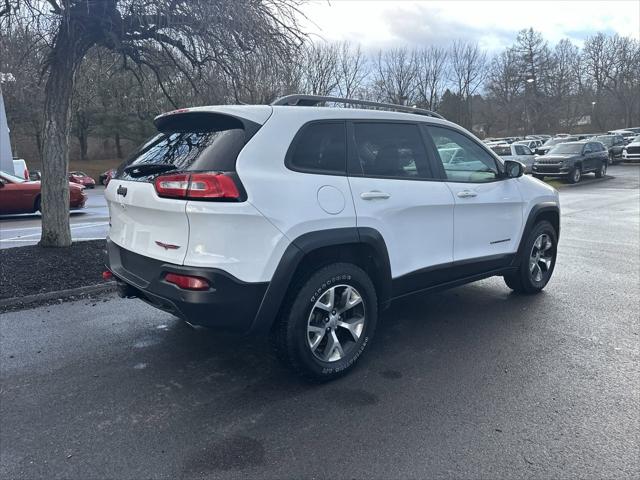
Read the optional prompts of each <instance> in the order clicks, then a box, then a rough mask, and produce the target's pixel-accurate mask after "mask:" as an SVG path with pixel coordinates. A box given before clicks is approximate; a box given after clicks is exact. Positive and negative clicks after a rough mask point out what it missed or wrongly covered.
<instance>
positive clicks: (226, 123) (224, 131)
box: [114, 114, 246, 181]
mask: <svg viewBox="0 0 640 480" xmlns="http://www.w3.org/2000/svg"><path fill="white" fill-rule="evenodd" d="M175 117H176V118H174V119H170V120H167V121H165V122H164V124H163V126H162V133H160V134H158V135H156V136H155V137H153V138H151V139H150V140H149V141H147V142H146V143H145V144H144V145H143V146H142V147H141V148H140V149H139V150H138V151H137V152H136V153H134V154H133V155H132V156H131V157H130V158H129V159H128V160H127V161H125V162H124V163H123V164H122V165H120V167H119V168H118V170H117V172H116V174H115V177H114V178H120V179H125V180H138V181H147V180H149V179H150V178H153V177H154V176H155V175H157V173H158V172H157V171H152V170H149V173H148V174H146V172H147V170H145V169H144V168H143V165H147V164H153V165H164V166H167V167H170V170H167V169H163V170H162V172H163V173H165V172H167V171H171V170H175V171H184V170H194V171H195V170H199V171H227V172H228V171H234V170H235V163H236V159H237V157H238V154H239V153H240V150H242V148H243V147H244V145H245V143H246V136H245V131H244V127H243V125H242V123H241V122H240V121H239V120H236V119H234V118H232V117H228V116H225V115H216V114H205V115H203V114H199V115H195V114H194V115H191V114H188V115H182V116H180V115H175ZM133 166H139V167H141V170H139V172H140V173H134V174H133V175H131V174H130V173H131V169H128V170H127V171H125V169H127V167H133Z"/></svg>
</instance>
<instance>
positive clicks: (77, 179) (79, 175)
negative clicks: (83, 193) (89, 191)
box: [69, 171, 96, 188]
mask: <svg viewBox="0 0 640 480" xmlns="http://www.w3.org/2000/svg"><path fill="white" fill-rule="evenodd" d="M69 181H70V182H73V183H78V184H80V185H83V186H84V187H86V188H94V187H95V186H96V181H95V180H94V179H93V178H91V177H90V176H89V175H87V174H86V173H84V172H78V171H75V172H69Z"/></svg>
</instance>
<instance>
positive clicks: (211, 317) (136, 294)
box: [107, 239, 269, 333]
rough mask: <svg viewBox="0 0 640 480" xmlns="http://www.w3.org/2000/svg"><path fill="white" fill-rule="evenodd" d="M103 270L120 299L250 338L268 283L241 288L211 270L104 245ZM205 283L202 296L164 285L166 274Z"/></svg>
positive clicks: (245, 285) (239, 282)
mask: <svg viewBox="0 0 640 480" xmlns="http://www.w3.org/2000/svg"><path fill="white" fill-rule="evenodd" d="M107 252H108V259H107V268H108V269H109V270H110V271H111V272H112V273H113V275H114V276H115V278H116V280H117V281H118V291H119V294H120V295H121V296H123V297H128V298H140V299H141V300H144V301H145V302H147V303H149V304H151V305H153V306H154V307H156V308H159V309H161V310H164V311H166V312H169V313H172V314H173V315H176V316H178V317H180V318H182V319H183V320H186V321H187V322H189V323H191V324H194V325H202V326H205V327H210V328H215V329H219V330H224V331H230V332H235V333H251V331H252V329H253V328H254V327H255V325H254V320H255V318H256V314H257V312H258V310H259V308H260V305H261V303H262V299H263V298H264V294H265V292H266V290H267V286H268V285H269V284H268V283H246V282H242V281H240V280H238V279H237V278H235V277H234V276H232V275H229V274H228V273H226V272H224V271H222V270H219V269H215V268H201V267H187V266H183V265H175V264H171V263H165V262H163V261H161V260H156V259H153V258H149V257H145V256H143V255H139V254H137V253H133V252H131V251H129V250H126V249H124V248H122V247H120V246H118V245H116V244H115V243H114V242H112V241H111V240H110V239H107ZM169 272H172V273H179V274H183V275H194V276H198V277H203V278H206V279H207V280H208V281H209V284H210V285H211V288H209V290H206V291H192V290H183V289H181V288H179V287H177V286H176V285H173V284H171V283H168V282H166V281H165V280H164V277H165V275H166V274H167V273H169Z"/></svg>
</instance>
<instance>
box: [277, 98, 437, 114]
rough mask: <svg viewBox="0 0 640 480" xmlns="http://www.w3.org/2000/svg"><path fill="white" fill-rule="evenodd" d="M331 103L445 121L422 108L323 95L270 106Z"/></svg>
mask: <svg viewBox="0 0 640 480" xmlns="http://www.w3.org/2000/svg"><path fill="white" fill-rule="evenodd" d="M325 102H332V103H343V104H345V105H363V106H367V107H377V108H386V109H388V110H395V111H398V112H406V113H415V114H416V115H426V116H429V117H435V118H441V119H443V120H444V119H445V118H444V117H443V116H442V115H440V114H439V113H436V112H432V111H431V110H426V109H424V108H416V107H409V106H408V105H396V104H395V103H382V102H371V101H369V100H356V99H354V98H340V97H328V96H323V95H301V94H295V95H287V96H285V97H281V98H278V99H277V100H274V101H273V102H272V103H271V105H288V106H297V107H313V106H316V105H318V104H319V103H325Z"/></svg>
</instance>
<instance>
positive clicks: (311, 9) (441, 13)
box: [302, 0, 640, 51]
mask: <svg viewBox="0 0 640 480" xmlns="http://www.w3.org/2000/svg"><path fill="white" fill-rule="evenodd" d="M302 11H303V12H304V13H305V14H306V15H307V17H308V18H309V20H310V22H312V23H308V24H307V25H306V28H307V31H309V32H312V33H315V34H318V35H320V36H321V37H322V38H325V39H327V40H351V41H354V42H359V43H360V44H362V46H363V47H364V48H365V49H366V50H375V49H378V48H380V47H386V46H390V45H394V46H395V45H409V46H414V45H415V46H424V45H431V44H439V45H448V44H449V43H450V42H451V41H452V40H454V39H456V38H464V39H467V40H477V41H478V42H479V43H480V45H481V46H482V47H484V48H486V49H488V50H491V51H496V50H500V49H502V48H504V47H506V46H509V45H511V44H512V43H513V42H514V41H515V38H516V35H517V32H518V31H519V30H522V29H523V28H529V27H533V28H534V29H535V30H538V31H540V32H542V34H543V35H544V37H545V38H546V39H547V40H548V41H549V42H550V43H551V45H554V44H555V43H556V42H558V41H559V40H561V39H562V38H570V39H571V40H572V41H574V42H575V43H576V44H578V45H581V43H582V41H583V40H584V39H585V38H587V37H588V36H590V35H592V34H594V33H596V32H598V31H602V32H605V33H614V32H617V33H619V34H620V35H625V36H631V37H634V38H640V0H622V1H614V0H609V1H606V0H605V1H585V0H580V1H579V0H575V1H541V0H538V1H515V0H513V1H484V0H477V1H460V0H459V1H455V0H453V1H451V0H450V1H446V2H444V1H428V0H424V1H408V0H407V1H403V0H396V1H382V0H380V1H372V0H331V1H326V0H324V1H322V0H317V1H316V0H312V1H309V2H308V3H305V4H304V5H303V6H302Z"/></svg>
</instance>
